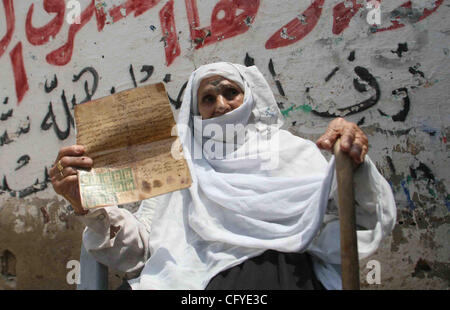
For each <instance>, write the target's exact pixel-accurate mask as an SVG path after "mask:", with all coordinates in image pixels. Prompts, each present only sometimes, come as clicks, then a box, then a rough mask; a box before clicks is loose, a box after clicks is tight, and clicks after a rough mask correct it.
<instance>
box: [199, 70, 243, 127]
mask: <svg viewBox="0 0 450 310" xmlns="http://www.w3.org/2000/svg"><path fill="white" fill-rule="evenodd" d="M197 98H198V99H197V100H198V111H199V113H200V115H201V116H202V119H208V118H213V117H217V116H220V115H223V114H225V113H228V112H230V111H233V110H234V109H236V108H238V107H239V106H241V104H242V103H243V102H244V92H243V91H242V89H241V88H240V87H239V85H238V84H236V83H235V82H233V81H230V80H227V79H226V78H224V77H222V76H220V75H215V76H211V77H209V78H206V79H204V80H202V82H201V83H200V86H199V88H198V92H197Z"/></svg>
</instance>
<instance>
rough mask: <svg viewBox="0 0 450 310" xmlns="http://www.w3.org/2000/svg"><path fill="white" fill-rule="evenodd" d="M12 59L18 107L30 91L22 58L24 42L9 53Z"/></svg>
mask: <svg viewBox="0 0 450 310" xmlns="http://www.w3.org/2000/svg"><path fill="white" fill-rule="evenodd" d="M9 57H10V58H11V63H12V67H13V72H14V82H15V85H16V94H17V105H19V103H20V101H22V99H23V96H25V93H26V92H27V91H28V79H27V73H26V72H25V66H24V64H23V57H22V42H19V43H17V45H16V46H15V47H14V48H13V49H12V50H11V52H10V53H9Z"/></svg>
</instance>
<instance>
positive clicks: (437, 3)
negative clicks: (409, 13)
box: [375, 0, 444, 32]
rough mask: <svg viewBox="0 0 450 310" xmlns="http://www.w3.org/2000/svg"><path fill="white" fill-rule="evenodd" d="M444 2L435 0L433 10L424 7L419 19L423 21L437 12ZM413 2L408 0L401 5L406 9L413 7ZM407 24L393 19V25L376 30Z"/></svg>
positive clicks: (392, 28)
mask: <svg viewBox="0 0 450 310" xmlns="http://www.w3.org/2000/svg"><path fill="white" fill-rule="evenodd" d="M442 3H444V0H436V1H435V2H434V9H432V10H428V9H424V10H423V13H422V15H421V16H420V17H419V20H418V21H421V20H423V19H425V18H427V17H428V16H430V15H431V14H433V13H434V12H436V10H437V9H438V8H439V7H440V6H441V4H442ZM411 6H412V3H411V1H408V2H406V3H404V4H402V5H401V6H400V7H401V8H406V9H411ZM400 18H401V16H397V17H396V19H400ZM404 26H405V24H402V23H400V22H399V21H397V20H393V21H392V25H391V26H389V27H385V28H379V29H376V30H375V32H382V31H389V30H394V29H399V28H402V27H404Z"/></svg>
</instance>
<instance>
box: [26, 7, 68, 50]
mask: <svg viewBox="0 0 450 310" xmlns="http://www.w3.org/2000/svg"><path fill="white" fill-rule="evenodd" d="M44 9H45V11H46V12H47V13H56V16H55V17H54V18H53V19H52V20H51V21H50V22H49V23H48V24H47V25H45V26H43V27H39V28H34V27H33V23H32V16H33V11H34V3H33V4H31V6H30V9H29V10H28V13H27V18H26V21H25V32H26V35H27V39H28V42H30V43H31V44H33V45H42V44H45V43H47V42H48V41H49V40H50V37H52V36H56V34H57V33H58V32H59V31H60V30H61V27H62V25H63V23H64V12H65V9H66V5H65V3H64V0H44Z"/></svg>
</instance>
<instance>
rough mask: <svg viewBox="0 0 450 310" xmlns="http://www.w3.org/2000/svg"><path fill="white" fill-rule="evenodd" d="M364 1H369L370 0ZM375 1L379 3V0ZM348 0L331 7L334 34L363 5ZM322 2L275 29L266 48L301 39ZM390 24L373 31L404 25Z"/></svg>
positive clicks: (318, 0)
mask: <svg viewBox="0 0 450 310" xmlns="http://www.w3.org/2000/svg"><path fill="white" fill-rule="evenodd" d="M366 1H367V2H370V1H372V0H366ZM377 1H378V2H380V3H381V0H377ZM349 2H350V1H342V2H340V3H338V4H337V5H335V6H334V8H333V29H332V31H333V34H335V35H339V34H341V33H342V32H343V31H344V30H345V29H346V28H348V26H349V25H350V21H351V20H352V18H353V17H354V16H355V15H356V14H357V13H358V12H359V11H360V10H361V9H362V8H363V7H364V4H361V3H360V1H358V0H351V5H348V4H349ZM443 2H444V0H436V1H435V2H434V8H433V9H432V10H428V9H424V11H423V13H422V15H421V16H420V18H419V19H418V21H421V20H423V19H425V18H427V17H428V16H430V15H431V14H432V13H434V12H436V10H437V9H438V8H439V7H440V6H441V5H442V3H443ZM323 3H324V0H315V1H314V2H313V3H312V4H311V5H310V6H309V7H308V8H307V9H306V10H305V11H304V12H303V13H302V14H300V15H299V16H297V17H296V18H294V19H293V20H291V21H290V22H289V23H287V24H286V25H284V26H283V27H281V28H280V29H279V30H278V31H276V32H275V33H274V34H273V35H272V36H271V37H270V39H269V40H268V41H267V42H266V48H267V49H273V48H279V47H284V46H288V45H291V44H294V43H296V42H298V41H300V40H301V39H303V38H304V37H305V36H306V35H308V34H309V33H310V32H311V31H312V30H313V29H314V27H315V26H316V25H317V22H318V20H319V18H320V16H321V15H322V7H323ZM400 7H401V8H407V9H411V7H412V3H411V1H407V2H406V3H404V4H402V5H401V6H400ZM401 17H402V16H398V17H397V18H396V19H400V18H401ZM392 24H393V25H392V26H389V27H386V28H374V30H373V32H374V33H376V32H382V31H388V30H394V29H398V28H401V27H404V26H405V25H404V24H402V23H400V22H399V21H397V20H393V21H392Z"/></svg>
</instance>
